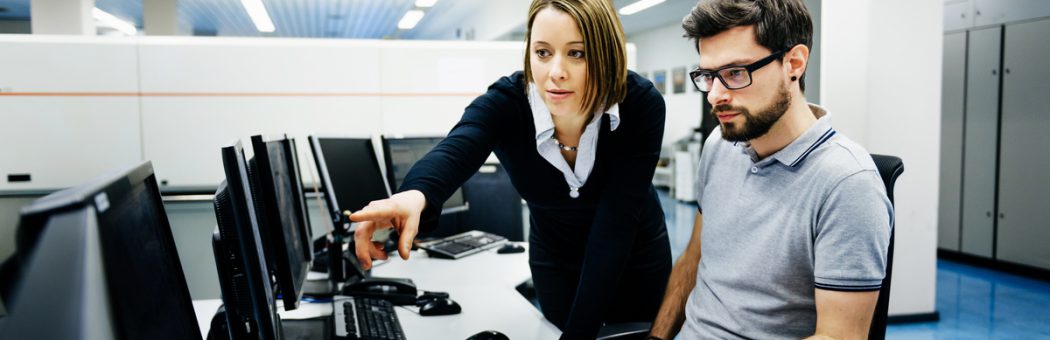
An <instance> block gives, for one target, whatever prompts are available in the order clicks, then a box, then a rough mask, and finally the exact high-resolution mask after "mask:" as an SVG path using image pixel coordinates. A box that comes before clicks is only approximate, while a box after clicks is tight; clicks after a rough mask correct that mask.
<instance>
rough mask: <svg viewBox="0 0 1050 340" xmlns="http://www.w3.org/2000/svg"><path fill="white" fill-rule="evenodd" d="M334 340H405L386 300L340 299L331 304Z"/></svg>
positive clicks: (399, 323)
mask: <svg viewBox="0 0 1050 340" xmlns="http://www.w3.org/2000/svg"><path fill="white" fill-rule="evenodd" d="M332 307H333V308H334V309H335V310H334V315H335V322H334V324H335V337H336V339H362V340H372V339H383V340H386V339H390V340H405V332H404V331H403V330H401V322H399V321H398V320H397V313H395V312H394V305H393V304H391V303H390V302H389V301H386V300H380V299H371V298H364V297H346V298H343V297H340V298H338V299H336V300H335V302H333V306H332Z"/></svg>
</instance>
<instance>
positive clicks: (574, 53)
mask: <svg viewBox="0 0 1050 340" xmlns="http://www.w3.org/2000/svg"><path fill="white" fill-rule="evenodd" d="M569 56H570V57H573V58H578V59H583V51H579V50H572V51H569Z"/></svg>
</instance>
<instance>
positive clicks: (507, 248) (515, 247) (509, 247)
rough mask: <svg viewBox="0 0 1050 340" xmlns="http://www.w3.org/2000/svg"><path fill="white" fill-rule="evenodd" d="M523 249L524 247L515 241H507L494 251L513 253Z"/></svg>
mask: <svg viewBox="0 0 1050 340" xmlns="http://www.w3.org/2000/svg"><path fill="white" fill-rule="evenodd" d="M523 251H525V247H522V246H521V245H520V244H517V243H507V244H504V245H503V247H500V248H499V250H496V252H497V253H500V254H515V253H520V252H523Z"/></svg>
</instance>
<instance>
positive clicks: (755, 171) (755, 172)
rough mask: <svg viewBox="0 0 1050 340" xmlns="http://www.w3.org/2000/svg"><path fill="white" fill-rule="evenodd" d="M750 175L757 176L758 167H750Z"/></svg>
mask: <svg viewBox="0 0 1050 340" xmlns="http://www.w3.org/2000/svg"><path fill="white" fill-rule="evenodd" d="M751 173H753V174H757V173H758V167H755V166H753V167H751Z"/></svg>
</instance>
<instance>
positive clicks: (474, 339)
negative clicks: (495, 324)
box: [467, 330, 510, 340]
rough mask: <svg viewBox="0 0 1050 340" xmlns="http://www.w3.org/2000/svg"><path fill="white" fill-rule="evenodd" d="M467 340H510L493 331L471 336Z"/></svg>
mask: <svg viewBox="0 0 1050 340" xmlns="http://www.w3.org/2000/svg"><path fill="white" fill-rule="evenodd" d="M467 340H510V338H508V337H507V336H506V335H503V333H500V332H497V331H494V330H487V331H481V332H479V333H478V334H474V335H471V336H470V337H469V338H467Z"/></svg>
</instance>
